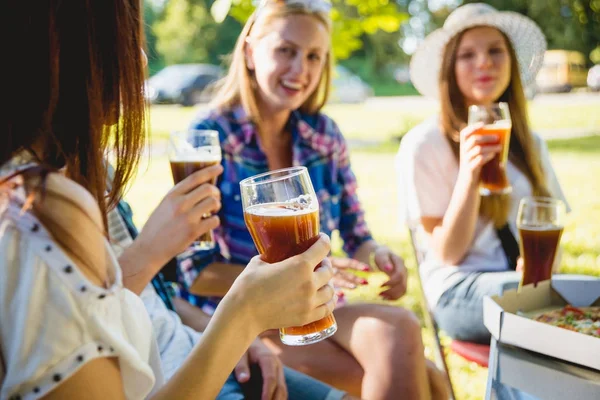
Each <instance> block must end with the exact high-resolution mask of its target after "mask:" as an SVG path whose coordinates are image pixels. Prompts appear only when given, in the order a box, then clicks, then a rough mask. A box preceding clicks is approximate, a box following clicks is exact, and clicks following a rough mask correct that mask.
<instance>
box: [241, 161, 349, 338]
mask: <svg viewBox="0 0 600 400" xmlns="http://www.w3.org/2000/svg"><path fill="white" fill-rule="evenodd" d="M240 188H241V192H242V204H243V207H244V220H245V222H246V226H247V227H248V230H249V231H250V234H251V235H252V239H253V240H254V244H255V245H256V248H257V249H258V251H259V253H260V254H261V255H262V257H263V259H264V260H265V261H266V262H268V263H276V262H279V261H283V260H285V259H287V258H290V257H292V256H295V255H297V254H300V253H302V252H304V251H306V250H307V249H308V248H309V247H310V246H312V245H313V244H314V243H315V242H316V241H317V239H318V238H319V229H320V228H319V203H318V200H317V196H316V195H315V191H314V189H313V186H312V182H311V180H310V176H309V175H308V170H307V169H306V168H305V167H293V168H285V169H280V170H277V171H271V172H267V173H264V174H260V175H256V176H253V177H250V178H247V179H244V180H243V181H241V182H240ZM316 267H317V266H315V268H316ZM258 306H259V305H258ZM336 330H337V325H336V322H335V318H334V317H333V314H330V315H329V316H327V317H325V318H323V319H320V320H318V321H315V322H313V323H310V324H307V325H304V326H295V327H289V328H282V329H280V330H279V336H280V338H281V341H282V342H283V343H284V344H287V345H290V346H301V345H306V344H311V343H316V342H319V341H321V340H323V339H325V338H328V337H329V336H331V335H333V334H334V333H335V331H336Z"/></svg>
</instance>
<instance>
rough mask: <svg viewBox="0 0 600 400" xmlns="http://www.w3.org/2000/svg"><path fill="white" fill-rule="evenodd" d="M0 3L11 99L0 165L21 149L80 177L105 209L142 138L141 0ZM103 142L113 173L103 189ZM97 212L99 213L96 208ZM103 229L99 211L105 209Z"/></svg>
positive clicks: (3, 121) (2, 124)
mask: <svg viewBox="0 0 600 400" xmlns="http://www.w3.org/2000/svg"><path fill="white" fill-rule="evenodd" d="M4 4H8V5H3V6H2V7H0V13H1V14H2V16H3V17H4V18H3V23H2V28H0V29H2V33H3V36H4V37H13V38H18V40H17V39H15V40H7V41H6V42H5V47H4V48H3V54H4V55H5V61H4V68H5V69H6V75H5V78H6V79H5V81H4V84H3V91H4V95H5V97H7V98H8V99H10V101H9V102H7V104H6V105H5V106H4V107H3V109H2V115H1V116H0V131H2V135H0V165H1V164H4V163H5V162H7V161H8V160H10V159H11V157H13V156H14V155H15V153H16V152H18V151H21V150H24V149H30V150H31V149H39V150H41V152H40V153H39V154H38V156H39V159H40V160H39V161H40V163H41V164H44V165H48V166H50V167H52V168H54V169H59V168H62V167H66V174H67V176H68V177H69V178H71V179H73V180H75V181H76V182H78V183H79V184H81V185H82V186H83V187H85V188H86V189H87V190H88V191H90V193H92V195H93V196H94V198H95V199H96V200H97V202H98V206H99V207H100V209H101V211H102V215H103V216H106V210H107V207H108V205H107V199H106V191H107V190H109V194H108V204H109V205H114V204H116V202H117V201H118V199H119V197H120V195H121V193H122V190H123V187H124V186H125V185H126V183H127V181H128V180H129V179H130V178H131V177H132V175H133V173H134V171H135V169H136V166H137V164H138V160H139V156H140V152H141V149H142V147H143V144H144V139H145V137H144V131H145V120H146V118H145V101H144V97H143V93H142V88H143V82H144V65H143V59H142V54H141V48H142V47H143V46H144V37H143V30H142V14H141V1H140V0H103V1H93V0H44V1H41V2H36V4H35V6H32V5H31V4H29V3H28V2H17V1H9V2H8V3H4ZM108 149H111V151H112V152H113V155H114V160H115V161H114V163H115V176H114V180H113V184H112V186H111V187H110V188H109V189H107V186H106V185H107V183H106V182H107V169H106V164H105V159H106V156H107V155H108V154H107V152H108ZM104 218H105V217H104ZM104 222H105V227H104V228H105V229H106V219H105V221H104Z"/></svg>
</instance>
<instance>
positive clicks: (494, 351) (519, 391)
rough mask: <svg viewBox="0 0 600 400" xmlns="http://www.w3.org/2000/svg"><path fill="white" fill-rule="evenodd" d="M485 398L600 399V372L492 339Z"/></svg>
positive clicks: (489, 399) (535, 399) (515, 399)
mask: <svg viewBox="0 0 600 400" xmlns="http://www.w3.org/2000/svg"><path fill="white" fill-rule="evenodd" d="M557 345H559V344H558V343H557ZM598 356H599V357H600V354H599V355H598ZM485 398H486V400H565V399H566V400H600V371H596V370H593V369H591V368H584V367H581V366H578V365H575V364H570V363H566V362H562V361H560V360H557V359H554V358H551V357H547V356H544V355H541V354H538V353H533V352H530V351H527V350H523V349H519V348H517V347H513V346H508V345H505V344H502V343H498V342H497V341H496V340H495V339H494V338H492V343H491V349H490V360H489V373H488V381H487V390H486V397H485Z"/></svg>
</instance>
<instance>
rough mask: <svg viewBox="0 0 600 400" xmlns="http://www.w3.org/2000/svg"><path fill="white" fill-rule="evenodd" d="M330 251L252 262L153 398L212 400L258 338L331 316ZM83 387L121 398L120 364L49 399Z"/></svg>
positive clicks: (95, 371)
mask: <svg viewBox="0 0 600 400" xmlns="http://www.w3.org/2000/svg"><path fill="white" fill-rule="evenodd" d="M329 250H330V245H329V240H328V239H327V238H326V236H324V235H321V239H320V240H319V241H317V242H316V243H315V245H313V246H312V247H311V248H310V249H309V250H307V251H306V252H305V253H303V254H301V255H298V256H295V257H292V258H290V259H288V260H285V261H283V262H281V263H276V264H266V263H264V262H263V261H261V260H260V258H259V257H255V258H254V259H253V260H252V261H251V262H250V264H249V265H248V267H246V269H245V270H244V273H243V274H242V275H241V276H240V278H239V279H238V280H236V282H235V283H234V285H233V287H232V289H231V290H230V292H229V293H228V294H227V296H225V298H224V299H223V301H222V302H221V303H220V304H219V307H218V308H217V311H216V312H215V315H214V316H213V317H212V319H211V321H210V323H209V324H208V327H207V329H206V330H205V331H204V334H203V335H202V337H201V338H200V341H199V343H198V344H197V345H196V347H195V348H194V350H193V351H192V353H191V354H190V356H189V357H188V359H187V360H186V362H185V363H184V364H183V365H182V366H181V368H180V369H179V370H178V372H177V373H176V374H175V375H174V376H173V377H172V378H171V380H170V381H169V382H168V383H167V384H165V385H164V386H163V387H162V388H160V389H159V391H158V393H156V395H155V396H153V397H152V398H153V399H161V400H162V399H182V400H185V399H195V400H197V399H214V398H215V397H216V396H217V394H218V393H219V391H220V390H221V387H222V386H223V384H224V382H225V380H226V379H227V377H228V376H229V374H230V373H231V371H232V370H233V369H234V367H235V365H236V363H237V362H238V361H239V360H240V358H241V357H242V355H243V354H244V352H245V351H246V349H247V348H248V347H249V346H250V344H251V343H252V341H253V340H254V339H255V338H256V336H258V334H259V333H261V332H263V331H265V330H267V329H272V328H277V327H281V326H298V325H305V324H306V323H310V322H312V321H316V320H318V319H321V318H323V317H325V316H326V315H329V314H330V313H331V312H332V311H333V307H334V304H335V299H334V297H333V288H332V287H331V286H329V285H328V282H329V280H330V279H331V277H332V275H333V271H332V269H331V265H330V263H329V262H328V261H327V260H326V259H324V258H325V257H326V256H327V254H328V252H329ZM319 262H321V267H319V268H317V269H316V270H315V269H314V266H315V265H317V264H318V263H319ZM256 304H260V305H261V306H260V307H256V306H255V305H256ZM83 387H85V388H86V398H90V399H96V398H97V399H105V398H110V399H117V400H120V399H124V398H125V396H124V393H123V381H122V375H121V373H120V370H119V365H118V362H115V361H114V359H110V358H104V359H98V360H96V361H94V362H91V361H90V362H88V363H86V364H85V365H84V366H83V367H82V368H81V369H79V370H78V371H77V373H75V374H74V375H73V376H71V377H70V378H69V379H68V380H66V381H65V382H63V383H61V384H60V385H59V386H58V387H57V388H56V389H55V390H54V391H53V392H52V393H51V394H50V395H48V396H47V398H50V399H55V398H56V399H65V398H66V399H70V398H72V399H76V398H79V397H80V394H81V391H76V389H81V388H83ZM88 393H90V395H89V396H87V394H88ZM67 394H68V395H69V396H67Z"/></svg>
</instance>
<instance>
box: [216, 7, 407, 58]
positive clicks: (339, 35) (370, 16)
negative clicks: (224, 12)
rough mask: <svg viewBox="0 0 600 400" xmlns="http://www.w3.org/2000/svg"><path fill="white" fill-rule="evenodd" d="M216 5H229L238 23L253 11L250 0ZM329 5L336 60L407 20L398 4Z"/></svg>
mask: <svg viewBox="0 0 600 400" xmlns="http://www.w3.org/2000/svg"><path fill="white" fill-rule="evenodd" d="M215 3H216V4H218V5H219V8H221V7H222V8H223V9H225V8H227V6H229V7H230V8H229V13H230V15H231V16H232V17H233V18H235V19H236V20H238V21H240V23H244V22H245V21H246V20H247V19H248V17H249V16H250V14H251V13H252V11H253V10H254V7H253V5H252V0H216V1H215ZM332 5H333V8H332V10H331V18H332V20H333V35H332V43H333V49H334V55H335V57H336V58H337V59H346V58H348V57H350V55H351V54H352V53H353V52H355V51H356V50H358V49H361V48H362V47H363V45H364V44H365V43H366V41H365V40H364V39H365V37H367V36H371V35H374V34H376V33H378V32H387V33H397V32H399V30H400V25H401V24H402V23H403V22H404V21H405V20H406V19H407V17H408V15H407V14H406V13H405V12H403V11H402V10H401V9H400V6H399V4H398V3H396V2H394V1H389V0H333V1H332ZM370 43H373V41H371V42H370Z"/></svg>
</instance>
